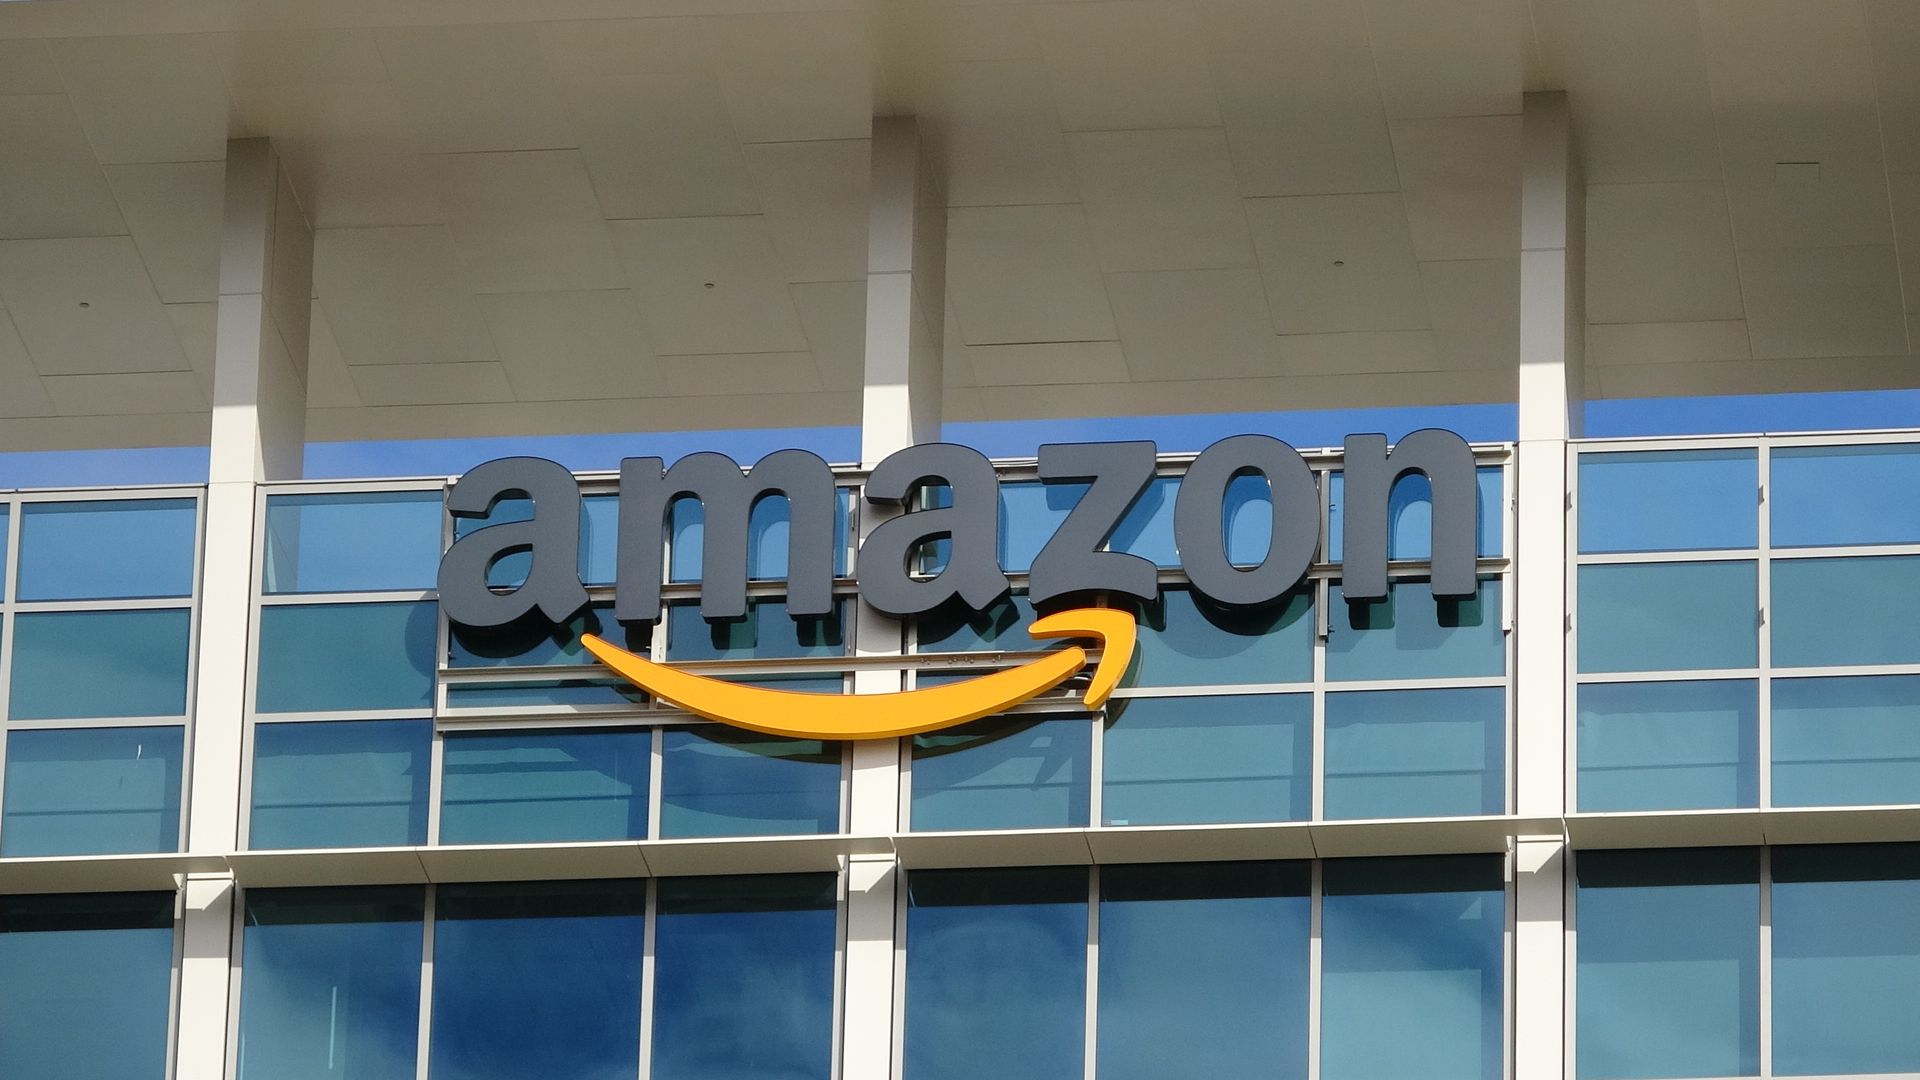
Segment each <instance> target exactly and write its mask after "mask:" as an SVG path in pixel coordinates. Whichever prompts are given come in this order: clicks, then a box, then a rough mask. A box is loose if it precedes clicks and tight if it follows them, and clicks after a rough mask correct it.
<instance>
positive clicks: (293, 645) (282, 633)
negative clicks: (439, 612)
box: [257, 602, 437, 712]
mask: <svg viewBox="0 0 1920 1080" xmlns="http://www.w3.org/2000/svg"><path fill="white" fill-rule="evenodd" d="M436 636H437V628H436V627H435V625H434V605H433V604H432V603H431V602H425V603H417V604H291V605H274V606H270V607H265V608H262V609H261V610H260V665H259V672H258V675H257V678H258V681H259V702H258V707H259V710H260V711H261V712H340V711H345V710H350V709H419V708H425V707H426V706H428V705H430V704H431V703H432V702H433V648H434V638H435V637H436Z"/></svg>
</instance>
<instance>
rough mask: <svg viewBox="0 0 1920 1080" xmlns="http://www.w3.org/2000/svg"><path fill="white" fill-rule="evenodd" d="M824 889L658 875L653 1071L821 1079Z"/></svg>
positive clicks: (830, 900)
mask: <svg viewBox="0 0 1920 1080" xmlns="http://www.w3.org/2000/svg"><path fill="white" fill-rule="evenodd" d="M835 888H836V881H835V878H834V875H832V874H792V875H788V874H773V875H763V876H755V877H731V878H666V879H663V880H662V881H661V882H660V886H659V889H660V894H659V904H660V908H659V918H658V921H657V923H656V928H655V931H654V935H655V941H654V956H655V960H654V980H655V981H654V993H653V1001H654V1006H653V1072H652V1076H653V1080H714V1078H716V1077H741V1078H745V1077H756V1076H764V1077H780V1078H781V1080H809V1078H811V1080H828V1077H829V1076H830V1075H831V1074H832V1070H833V1006H834V989H833V968H834V952H835V949H836V944H837V936H838V935H837V930H836V926H835V912H834V893H835ZM529 1075H549V1076H551V1075H555V1074H553V1073H544V1074H529ZM561 1075H573V1074H561Z"/></svg>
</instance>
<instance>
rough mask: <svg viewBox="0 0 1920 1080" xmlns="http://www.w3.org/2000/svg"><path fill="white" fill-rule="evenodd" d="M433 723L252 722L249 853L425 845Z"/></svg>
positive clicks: (364, 721) (411, 721)
mask: <svg viewBox="0 0 1920 1080" xmlns="http://www.w3.org/2000/svg"><path fill="white" fill-rule="evenodd" d="M432 746H433V721H431V720H346V721H317V722H302V723H295V724H256V725H255V726H254V729H253V824H252V828H251V830H250V831H249V833H248V846H249V847H253V848H318V847H380V846H386V845H394V844H424V843H426V841H427V779H428V774H429V773H430V772H431V770H432V760H431V759H432Z"/></svg>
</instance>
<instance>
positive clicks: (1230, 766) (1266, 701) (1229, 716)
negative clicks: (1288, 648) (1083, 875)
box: [1100, 694, 1313, 825]
mask: <svg viewBox="0 0 1920 1080" xmlns="http://www.w3.org/2000/svg"><path fill="white" fill-rule="evenodd" d="M1101 754H1102V765H1103V773H1102V780H1101V783H1102V788H1101V795H1100V808H1101V810H1100V812H1101V815H1102V816H1103V817H1104V818H1105V819H1106V824H1108V825H1176V824H1202V823H1208V822H1222V821H1300V820H1304V819H1305V818H1306V817H1307V816H1308V814H1309V813H1311V812H1312V800H1313V779H1312V776H1313V696H1312V695H1310V694H1263V695H1247V696H1233V697H1192V698H1116V699H1114V700H1113V701H1110V702H1109V703H1108V705H1107V730H1106V734H1105V744H1104V745H1103V746H1102V747H1101Z"/></svg>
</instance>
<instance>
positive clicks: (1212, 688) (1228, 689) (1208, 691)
mask: <svg viewBox="0 0 1920 1080" xmlns="http://www.w3.org/2000/svg"><path fill="white" fill-rule="evenodd" d="M1313 687H1314V682H1313V680H1312V679H1308V680H1306V681H1304V682H1281V683H1247V684H1246V685H1244V686H1236V685H1233V684H1231V683H1215V684H1211V685H1207V686H1135V687H1128V688H1126V689H1120V690H1115V691H1114V692H1113V696H1114V697H1115V698H1166V697H1238V696H1242V695H1272V694H1305V693H1310V692H1311V691H1312V690H1313Z"/></svg>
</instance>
